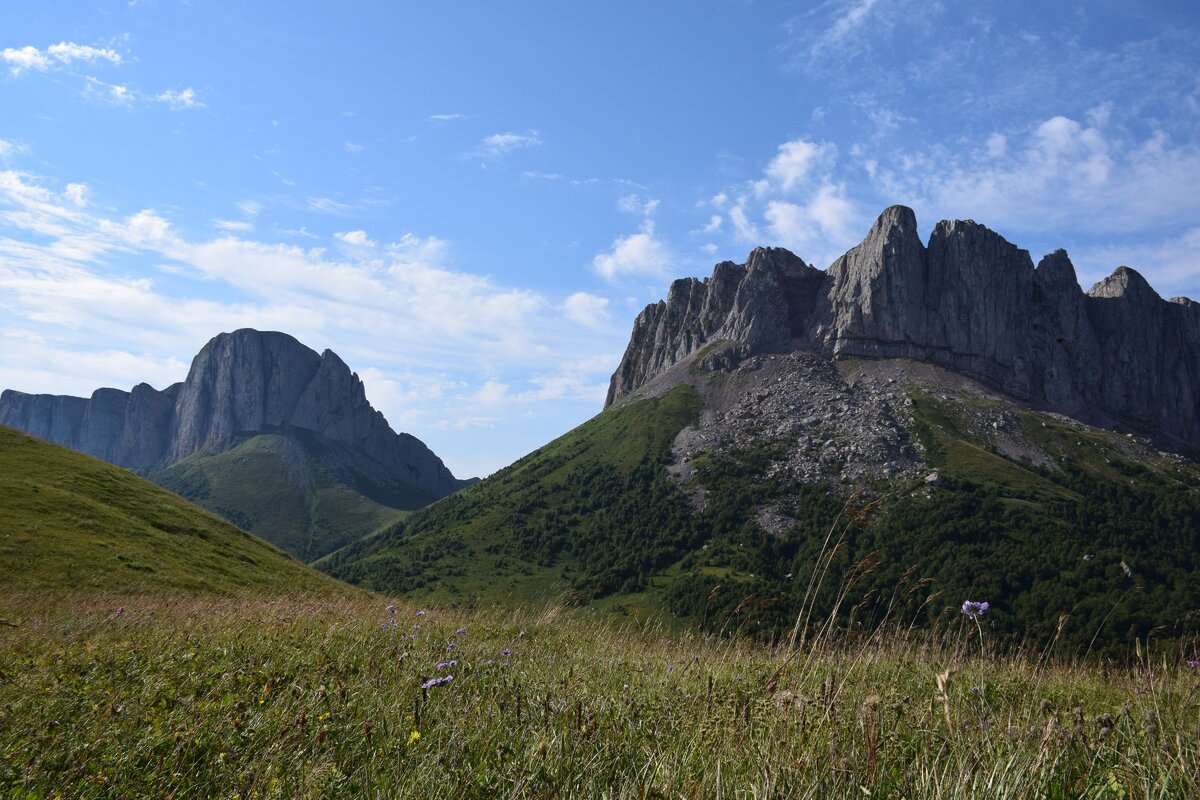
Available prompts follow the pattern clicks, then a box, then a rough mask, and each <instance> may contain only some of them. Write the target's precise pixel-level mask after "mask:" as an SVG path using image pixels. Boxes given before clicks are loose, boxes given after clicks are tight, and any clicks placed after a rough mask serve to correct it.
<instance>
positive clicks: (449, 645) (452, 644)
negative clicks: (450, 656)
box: [446, 642, 458, 653]
mask: <svg viewBox="0 0 1200 800" xmlns="http://www.w3.org/2000/svg"><path fill="white" fill-rule="evenodd" d="M456 647H458V645H456V644H455V643H454V642H451V643H450V644H448V645H446V652H447V653H449V652H450V651H451V650H453V649H454V648H456Z"/></svg>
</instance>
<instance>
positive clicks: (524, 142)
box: [470, 130, 542, 159]
mask: <svg viewBox="0 0 1200 800" xmlns="http://www.w3.org/2000/svg"><path fill="white" fill-rule="evenodd" d="M541 144H542V137H541V134H539V133H538V132H537V131H535V130H529V131H526V132H525V133H494V134H492V135H491V136H488V137H485V138H484V140H483V141H482V142H480V143H479V145H478V146H477V147H476V148H475V149H474V150H472V151H471V153H470V155H472V156H474V157H476V158H487V159H499V158H503V157H504V156H506V155H508V154H509V153H511V152H513V151H514V150H526V149H529V148H531V147H539V146H541Z"/></svg>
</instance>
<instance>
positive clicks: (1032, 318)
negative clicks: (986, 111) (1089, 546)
mask: <svg viewBox="0 0 1200 800" xmlns="http://www.w3.org/2000/svg"><path fill="white" fill-rule="evenodd" d="M719 340H727V341H728V342H730V343H732V346H729V345H727V346H725V347H723V348H721V350H722V352H724V353H726V354H728V353H731V352H732V353H734V354H735V355H736V356H737V357H745V356H747V355H750V354H754V353H768V352H784V351H792V350H807V351H810V352H812V353H815V354H817V355H820V356H824V357H827V358H834V359H847V358H867V359H889V358H907V359H914V360H917V361H921V362H925V363H930V364H934V365H937V366H939V367H943V368H946V369H950V370H953V371H955V372H958V373H961V374H963V375H967V376H969V377H971V378H974V379H976V380H979V381H982V382H983V383H985V384H988V385H991V386H993V387H995V388H998V389H1000V390H1002V391H1004V392H1006V393H1008V394H1009V395H1012V396H1014V397H1016V398H1018V399H1021V400H1023V401H1025V402H1028V403H1030V404H1031V405H1035V406H1038V407H1042V408H1046V409H1050V410H1055V411H1061V412H1063V413H1067V414H1071V415H1075V416H1081V417H1085V418H1090V419H1092V420H1096V421H1112V420H1120V421H1124V422H1130V423H1134V424H1137V425H1141V426H1144V427H1148V428H1151V429H1153V430H1156V431H1159V432H1162V433H1165V434H1167V435H1169V436H1171V437H1173V438H1176V439H1179V440H1182V441H1184V442H1186V443H1188V444H1190V445H1200V304H1197V303H1193V302H1192V301H1190V300H1187V299H1186V298H1175V299H1173V300H1171V301H1165V300H1163V299H1162V298H1160V297H1159V296H1158V294H1157V293H1155V291H1154V290H1153V289H1152V288H1151V287H1150V285H1149V284H1148V283H1147V282H1146V281H1145V279H1144V278H1142V277H1141V276H1140V275H1139V274H1138V273H1137V272H1135V271H1134V270H1132V269H1129V268H1127V267H1120V268H1119V269H1117V270H1116V271H1115V272H1114V273H1113V274H1112V275H1111V276H1110V277H1108V278H1106V279H1105V280H1103V281H1101V282H1100V283H1098V284H1096V285H1095V286H1094V287H1092V289H1091V290H1090V291H1088V292H1087V293H1086V294H1085V293H1084V292H1083V291H1081V290H1080V288H1079V285H1078V283H1077V281H1076V277H1075V269H1074V267H1073V266H1072V265H1071V261H1070V259H1069V258H1068V257H1067V254H1066V253H1065V252H1064V251H1062V250H1058V251H1055V252H1054V253H1051V254H1050V255H1048V256H1046V257H1045V258H1043V259H1042V260H1041V262H1040V263H1039V264H1038V265H1037V267H1036V268H1035V267H1034V265H1033V262H1032V260H1031V259H1030V257H1029V253H1028V252H1027V251H1025V250H1021V249H1019V248H1017V247H1016V246H1014V245H1012V244H1010V243H1009V242H1007V241H1005V239H1004V238H1003V237H1001V236H1000V235H999V234H997V233H995V232H993V231H991V230H988V229H987V228H985V227H984V226H982V225H978V224H976V223H975V222H973V221H970V220H967V221H962V220H958V221H942V222H939V223H938V224H937V225H936V226H935V227H934V229H933V233H932V234H931V236H930V238H929V242H928V244H922V242H921V240H920V238H919V237H918V235H917V230H916V217H915V215H914V214H913V212H912V210H911V209H908V208H905V207H903V206H893V207H891V208H888V209H887V210H885V211H884V212H883V214H882V215H880V217H879V219H878V220H877V221H876V222H875V224H874V225H873V226H872V228H871V231H870V233H869V234H868V235H867V237H866V239H864V240H863V242H862V243H861V244H859V245H858V246H857V247H855V248H853V249H851V250H850V251H849V252H848V253H846V254H845V255H843V256H842V257H841V258H839V259H838V260H837V261H835V262H834V263H833V264H832V265H831V266H830V267H829V269H828V270H826V271H824V272H821V271H820V270H817V269H814V268H812V267H810V266H808V265H806V264H805V263H804V262H803V261H801V260H800V259H799V258H797V257H796V256H794V255H792V254H791V253H789V252H787V251H786V250H779V249H757V250H755V251H754V252H752V253H751V254H750V257H749V258H748V259H747V262H746V264H745V265H741V266H739V265H735V264H733V263H730V262H724V263H721V264H718V265H717V266H716V268H715V269H714V271H713V274H712V277H710V278H707V279H705V280H703V281H698V280H695V279H686V280H679V281H676V282H675V283H674V284H672V286H671V291H670V293H669V295H668V297H667V300H666V301H665V302H659V303H657V304H655V305H651V306H647V307H646V309H645V310H644V311H642V313H641V314H640V315H639V316H638V318H637V320H636V322H635V323H634V329H633V335H632V337H631V339H630V343H629V347H628V349H627V350H626V351H625V356H624V358H623V359H622V360H621V364H620V366H619V367H618V369H617V371H616V372H615V373H614V374H613V377H612V381H611V383H610V386H609V393H608V404H611V403H613V402H615V401H616V400H618V399H620V398H621V397H623V396H625V395H627V394H629V393H630V392H632V391H634V390H635V389H637V388H638V387H639V386H641V385H642V384H644V383H645V382H647V381H648V380H650V379H651V378H653V377H654V376H656V375H658V374H661V373H662V372H664V371H665V370H667V369H669V368H670V367H671V366H672V365H673V364H675V363H677V362H679V361H680V360H682V359H683V358H686V357H687V356H689V355H691V354H692V353H694V352H696V351H698V350H701V349H702V348H704V347H706V346H708V345H710V344H711V343H714V342H717V341H719Z"/></svg>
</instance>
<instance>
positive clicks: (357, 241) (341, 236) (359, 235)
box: [333, 231, 375, 247]
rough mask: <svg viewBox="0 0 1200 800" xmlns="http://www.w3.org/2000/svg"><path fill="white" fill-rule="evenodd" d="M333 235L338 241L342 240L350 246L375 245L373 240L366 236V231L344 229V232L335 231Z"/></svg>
mask: <svg viewBox="0 0 1200 800" xmlns="http://www.w3.org/2000/svg"><path fill="white" fill-rule="evenodd" d="M333 236H334V238H335V239H337V240H338V241H340V242H344V243H345V244H348V245H350V246H351V247H374V246H375V242H373V241H372V240H371V239H369V238H368V237H367V232H366V231H346V232H345V233H335V234H334V235H333Z"/></svg>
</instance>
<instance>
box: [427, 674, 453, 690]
mask: <svg viewBox="0 0 1200 800" xmlns="http://www.w3.org/2000/svg"><path fill="white" fill-rule="evenodd" d="M453 680H454V676H453V675H443V676H442V677H440V678H430V679H429V680H427V681H425V682H424V683H422V684H421V688H422V689H432V688H433V687H434V686H445V685H446V684H447V683H450V682H451V681H453Z"/></svg>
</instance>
